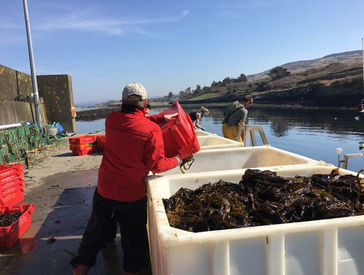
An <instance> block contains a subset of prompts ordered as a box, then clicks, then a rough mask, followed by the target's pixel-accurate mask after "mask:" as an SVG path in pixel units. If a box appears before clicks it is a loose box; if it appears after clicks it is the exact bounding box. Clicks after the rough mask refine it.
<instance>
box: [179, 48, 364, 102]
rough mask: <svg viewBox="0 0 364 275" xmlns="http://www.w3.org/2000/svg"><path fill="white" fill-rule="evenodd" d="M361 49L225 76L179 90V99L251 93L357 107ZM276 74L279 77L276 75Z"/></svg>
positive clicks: (226, 98)
mask: <svg viewBox="0 0 364 275" xmlns="http://www.w3.org/2000/svg"><path fill="white" fill-rule="evenodd" d="M362 64H363V63H362V52H361V51H351V52H345V53H337V54H331V55H328V56H325V57H323V58H319V59H313V60H306V61H297V62H290V63H287V64H284V65H282V66H277V67H275V68H272V69H275V70H276V69H278V71H280V72H283V74H282V75H281V74H279V75H275V74H272V69H270V70H267V71H265V72H262V73H260V74H255V75H251V76H248V77H246V76H245V75H244V74H241V75H240V76H239V77H238V78H229V77H227V78H225V79H224V80H222V81H218V82H215V81H214V82H213V83H212V85H211V87H203V88H202V89H201V88H200V89H196V90H191V89H190V88H189V89H186V90H185V91H183V92H180V93H179V101H180V102H181V103H184V104H188V103H195V104H199V103H201V104H202V103H203V104H208V103H221V102H231V101H234V100H237V99H241V98H242V96H243V95H244V94H251V95H253V96H254V100H255V102H256V103H260V104H276V105H294V106H303V107H346V108H356V107H357V106H358V104H359V103H360V100H361V99H362V98H364V88H363V66H362ZM277 76H278V77H277Z"/></svg>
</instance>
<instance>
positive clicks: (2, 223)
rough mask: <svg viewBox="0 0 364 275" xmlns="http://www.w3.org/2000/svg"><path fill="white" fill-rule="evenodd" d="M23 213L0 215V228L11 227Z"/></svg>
mask: <svg viewBox="0 0 364 275" xmlns="http://www.w3.org/2000/svg"><path fill="white" fill-rule="evenodd" d="M23 213H24V212H14V213H8V214H1V213H0V227H7V226H10V225H12V224H13V223H14V222H16V220H17V219H19V217H20V216H21V215H22V214H23Z"/></svg>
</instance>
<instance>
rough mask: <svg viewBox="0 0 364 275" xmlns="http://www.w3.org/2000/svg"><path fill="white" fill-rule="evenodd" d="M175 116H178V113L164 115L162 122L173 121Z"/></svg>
mask: <svg viewBox="0 0 364 275" xmlns="http://www.w3.org/2000/svg"><path fill="white" fill-rule="evenodd" d="M176 116H178V113H174V114H167V115H164V120H166V121H168V120H172V119H175V118H176Z"/></svg>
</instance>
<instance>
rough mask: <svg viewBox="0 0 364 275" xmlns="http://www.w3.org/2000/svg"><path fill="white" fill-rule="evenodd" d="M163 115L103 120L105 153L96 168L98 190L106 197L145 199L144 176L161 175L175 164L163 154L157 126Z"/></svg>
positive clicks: (139, 114) (113, 116)
mask: <svg viewBox="0 0 364 275" xmlns="http://www.w3.org/2000/svg"><path fill="white" fill-rule="evenodd" d="M153 121H154V122H156V123H161V122H164V117H163V115H153V116H148V117H145V115H144V112H143V111H142V110H139V109H136V110H135V114H131V113H123V112H113V113H111V114H110V115H108V116H107V118H106V121H105V128H106V129H105V134H106V141H105V151H104V156H103V158H102V163H101V166H100V169H99V175H98V182H97V190H98V192H99V194H100V195H101V196H103V197H105V198H108V199H112V200H116V201H122V202H131V201H136V200H139V199H142V198H143V197H144V196H145V191H146V188H145V181H144V179H145V177H146V176H147V175H148V173H149V171H152V172H153V173H160V172H164V171H167V170H169V169H172V168H173V167H175V166H176V165H177V164H178V161H177V159H176V158H174V157H173V158H167V157H165V155H164V143H163V138H162V132H161V129H160V127H159V126H158V125H157V124H156V123H154V122H153Z"/></svg>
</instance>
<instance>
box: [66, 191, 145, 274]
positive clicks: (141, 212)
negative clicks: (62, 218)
mask: <svg viewBox="0 0 364 275" xmlns="http://www.w3.org/2000/svg"><path fill="white" fill-rule="evenodd" d="M113 213H114V217H115V218H116V220H117V222H118V223H119V226H120V234H121V246H122V249H123V252H124V264H123V267H124V269H125V271H127V272H136V271H139V270H140V269H142V268H147V266H148V263H149V258H148V257H149V253H148V249H149V248H148V235H147V229H146V223H147V199H146V197H144V198H143V199H141V200H139V201H135V202H119V201H114V200H110V199H106V198H104V197H102V196H101V195H100V194H99V193H98V192H97V189H96V191H95V193H94V197H93V204H92V215H91V218H90V220H89V222H88V224H87V227H86V230H85V233H84V234H83V237H82V241H81V244H80V247H79V249H78V256H77V257H75V258H74V259H72V261H71V264H72V265H73V266H77V265H79V264H83V265H87V266H90V267H91V266H93V265H95V262H96V257H97V253H98V252H99V251H100V249H101V247H102V245H103V243H104V241H105V240H106V239H107V238H108V237H109V236H108V235H109V234H107V232H109V231H110V224H111V217H112V215H113Z"/></svg>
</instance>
